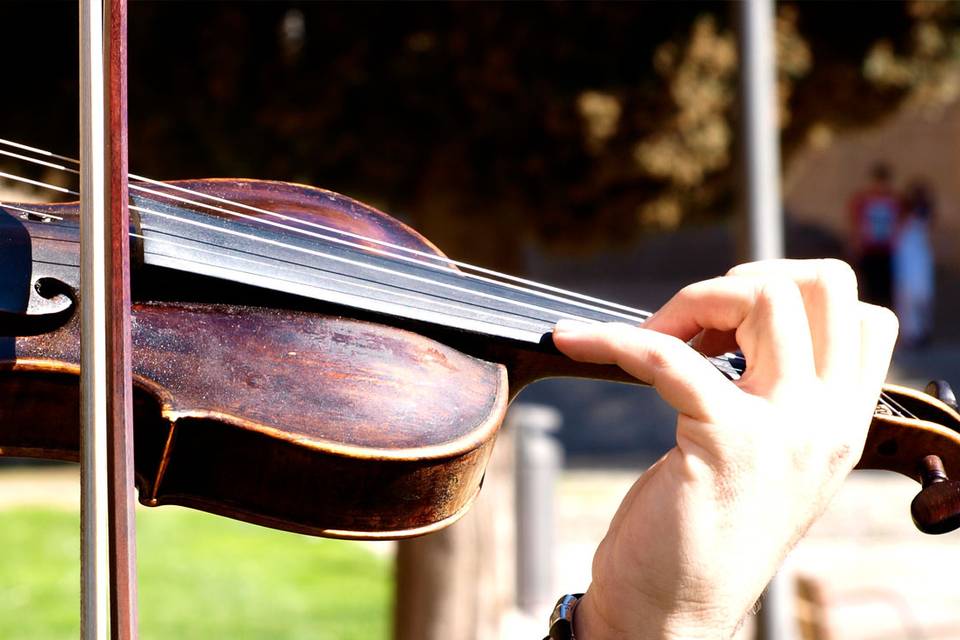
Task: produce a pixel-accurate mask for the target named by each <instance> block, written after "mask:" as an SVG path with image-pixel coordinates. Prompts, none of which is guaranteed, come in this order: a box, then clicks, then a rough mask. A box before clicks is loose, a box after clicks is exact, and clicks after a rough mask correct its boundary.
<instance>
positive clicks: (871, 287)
mask: <svg viewBox="0 0 960 640" xmlns="http://www.w3.org/2000/svg"><path fill="white" fill-rule="evenodd" d="M870 175H871V179H872V180H871V184H870V186H868V187H866V188H865V189H862V190H861V191H858V192H857V193H855V194H854V196H853V198H851V200H850V218H851V224H852V230H853V233H852V234H851V240H852V246H851V250H852V251H851V253H852V258H853V263H854V264H855V265H856V269H857V274H858V276H859V280H860V287H861V293H862V296H863V299H864V300H865V301H867V302H871V303H873V304H878V305H881V306H885V307H889V306H890V305H891V298H892V285H891V273H892V262H891V260H892V255H893V246H894V240H895V236H896V231H897V227H898V225H899V222H900V218H901V215H902V210H903V204H902V201H901V199H900V196H899V195H897V193H896V192H895V191H894V190H893V188H892V186H891V180H890V167H889V166H887V165H886V164H884V163H882V162H878V163H877V164H875V165H874V166H873V168H872V169H871V171H870Z"/></svg>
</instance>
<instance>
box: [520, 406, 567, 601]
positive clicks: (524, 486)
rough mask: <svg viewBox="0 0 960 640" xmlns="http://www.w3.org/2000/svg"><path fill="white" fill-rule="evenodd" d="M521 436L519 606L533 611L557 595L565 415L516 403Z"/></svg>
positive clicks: (554, 410)
mask: <svg viewBox="0 0 960 640" xmlns="http://www.w3.org/2000/svg"><path fill="white" fill-rule="evenodd" d="M508 419H509V420H510V428H511V429H512V430H513V432H514V434H515V437H516V443H517V444H516V447H517V449H516V458H515V460H516V510H517V517H516V522H517V606H518V607H519V608H520V610H521V611H523V612H524V613H527V614H531V615H538V614H541V613H542V612H543V611H544V610H545V609H549V608H550V607H551V606H552V605H553V601H554V600H555V599H556V594H555V593H554V584H553V568H554V561H555V547H556V526H557V522H556V515H555V502H556V498H555V496H556V484H557V481H558V479H559V476H560V469H561V468H562V467H563V448H562V446H561V445H560V442H559V441H558V440H557V439H556V437H554V435H553V434H554V433H556V431H557V430H558V429H559V428H560V424H561V422H562V421H563V418H562V416H561V414H560V412H559V411H558V410H557V409H554V408H553V407H548V406H545V405H538V404H523V403H521V404H517V405H514V407H513V408H512V409H511V410H510V414H509V416H508Z"/></svg>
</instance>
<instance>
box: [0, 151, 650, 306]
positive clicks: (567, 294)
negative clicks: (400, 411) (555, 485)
mask: <svg viewBox="0 0 960 640" xmlns="http://www.w3.org/2000/svg"><path fill="white" fill-rule="evenodd" d="M0 145H9V146H12V147H15V148H18V149H21V150H25V151H30V152H33V153H38V154H41V155H45V156H47V157H53V158H56V159H60V160H63V161H65V162H70V163H71V164H74V165H77V166H79V161H77V160H76V159H74V158H69V157H67V156H61V155H58V154H54V153H52V152H49V151H45V150H42V149H37V148H35V147H29V146H27V145H23V144H20V143H16V142H12V141H10V140H6V139H3V138H0ZM0 154H2V155H6V156H9V157H14V158H17V159H20V160H25V161H27V162H34V163H36V164H42V165H43V166H47V167H50V168H55V169H58V170H61V171H67V172H70V173H74V174H77V173H79V172H78V171H76V170H75V169H71V168H69V167H65V166H63V165H59V164H54V163H51V162H47V161H43V160H38V159H35V158H29V157H26V156H23V155H20V154H15V153H13V152H9V151H5V150H2V149H0ZM128 175H129V177H130V178H131V179H133V180H137V181H141V182H146V183H148V184H153V185H157V186H160V187H162V188H164V189H170V190H174V191H178V192H182V193H186V194H189V195H191V196H194V197H200V198H203V199H207V200H212V201H215V202H220V203H222V204H228V205H230V206H233V207H239V208H242V209H246V210H249V211H252V212H255V213H259V214H263V215H267V216H271V217H275V218H279V219H282V220H286V221H290V222H296V223H297V224H303V225H305V226H309V227H313V228H317V229H321V230H322V231H324V232H327V233H333V234H336V235H340V236H344V237H349V238H353V239H355V240H359V241H362V242H365V243H373V244H376V245H378V246H382V247H385V248H388V249H391V250H393V251H400V252H403V253H407V254H412V255H415V256H417V258H421V259H411V258H410V257H409V256H401V255H397V254H396V253H391V252H388V251H383V250H376V249H373V248H372V247H369V246H365V245H357V244H356V243H351V242H349V241H344V240H340V239H335V238H331V237H330V236H326V235H319V234H315V233H311V232H309V231H308V230H305V229H301V228H299V227H291V226H289V225H282V224H279V225H278V224H276V223H274V225H273V226H279V227H280V228H283V229H286V230H288V231H291V232H293V233H300V234H306V235H311V236H314V237H318V238H320V239H324V240H327V241H330V242H337V243H340V244H346V245H348V246H354V247H358V248H361V249H363V250H365V251H371V252H376V253H380V254H381V255H385V256H389V257H391V258H394V259H397V260H404V259H405V260H406V261H408V262H412V263H414V264H417V265H419V266H425V267H428V268H439V269H441V270H444V271H453V270H452V269H451V268H450V267H449V266H447V265H453V266H456V267H459V268H461V269H466V270H469V271H476V272H477V273H483V274H485V275H487V276H492V277H494V278H499V279H503V280H508V281H510V282H517V283H520V284H522V285H525V286H517V285H511V284H509V283H508V282H501V281H499V280H491V279H489V278H484V277H482V276H477V275H476V274H469V273H462V272H461V275H464V276H467V277H472V278H475V279H479V280H482V281H485V282H489V283H493V284H497V285H498V286H504V287H507V288H510V289H515V290H518V291H522V292H524V293H528V294H532V295H537V296H540V297H546V298H549V299H553V300H556V301H560V302H564V303H566V304H573V305H575V306H581V307H583V308H589V309H591V310H594V311H600V312H603V313H611V314H614V315H619V316H620V317H622V318H623V319H626V320H631V321H634V322H642V321H643V320H645V319H647V318H648V317H649V316H650V315H651V314H650V312H648V311H644V310H642V309H636V308H633V307H629V306H626V305H622V304H619V303H616V302H611V301H609V300H603V299H601V298H596V297H593V296H588V295H585V294H581V293H577V292H574V291H569V290H567V289H562V288H560V287H554V286H552V285H548V284H544V283H541V282H536V281H534V280H528V279H526V278H520V277H518V276H513V275H510V274H506V273H502V272H498V271H494V270H492V269H487V268H485V267H480V266H477V265H473V264H469V263H466V262H461V261H458V260H452V259H450V258H446V257H443V256H438V255H435V254H432V253H429V252H426V251H421V250H418V249H413V248H410V247H404V246H402V245H398V244H394V243H391V242H387V241H384V240H380V239H378V238H372V237H369V236H364V235H362V234H357V233H353V232H350V231H345V230H342V229H337V228H335V227H331V226H328V225H324V224H320V223H316V222H313V221H311V220H303V219H300V218H296V217H294V216H288V215H284V214H281V213H278V212H275V211H270V210H268V209H263V208H260V207H255V206H252V205H248V204H246V203H242V202H233V201H231V200H228V199H225V198H221V197H218V196H215V195H212V194H207V193H203V192H199V191H194V190H191V189H187V188H185V187H181V186H179V185H174V184H169V183H165V182H162V181H159V180H154V179H151V178H147V177H144V176H139V175H137V174H133V173H131V174H128ZM130 187H131V188H132V189H136V190H139V191H142V192H147V193H151V194H152V195H157V196H161V197H166V198H168V199H172V200H177V201H180V202H183V203H185V204H190V205H193V206H197V207H201V208H206V209H210V210H215V211H220V212H223V213H227V214H229V215H234V216H238V217H245V218H253V219H254V220H256V221H257V222H260V223H269V222H271V221H266V220H264V219H263V218H254V217H253V216H247V215H244V214H241V213H240V212H237V211H233V210H226V209H223V208H220V207H215V206H213V205H209V204H206V203H203V202H197V201H195V200H188V199H184V198H178V197H176V196H172V195H170V194H165V193H160V192H157V191H153V190H150V189H147V188H145V187H140V186H137V185H134V184H131V185H130ZM74 195H76V194H74ZM423 259H425V260H427V261H428V262H424V260H423ZM434 263H441V264H434ZM531 287H534V288H537V289H543V290H545V291H535V290H533V289H531ZM546 291H550V292H553V293H555V294H559V295H560V296H563V297H558V296H554V295H550V294H547V293H546ZM571 298H573V299H571ZM575 300H583V301H586V302H588V303H591V304H583V303H578V302H576V301H575ZM595 305H603V306H605V307H609V309H602V308H598V307H597V306H595ZM612 309H619V310H621V311H623V312H627V313H617V312H615V311H612ZM628 314H630V315H628Z"/></svg>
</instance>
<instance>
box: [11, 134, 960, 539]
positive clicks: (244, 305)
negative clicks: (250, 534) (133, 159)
mask: <svg viewBox="0 0 960 640" xmlns="http://www.w3.org/2000/svg"><path fill="white" fill-rule="evenodd" d="M7 146H9V144H8V145H7ZM34 151H36V150H34ZM22 152H23V149H20V150H19V151H17V155H20V154H21V153H22ZM4 153H5V154H6V155H10V154H11V152H9V151H7V152H4ZM34 155H36V154H34ZM48 155H49V154H48ZM49 159H50V158H48V160H49ZM54 159H55V160H56V162H57V163H68V161H69V159H67V158H63V157H62V156H55V157H54ZM48 164H49V163H48ZM57 166H65V167H66V166H67V165H60V164H57ZM61 191H66V190H64V189H61ZM130 211H131V228H130V237H131V263H132V299H133V304H132V309H131V322H132V326H131V330H132V337H133V348H134V351H133V376H134V427H135V482H136V487H137V489H138V491H139V500H140V502H141V503H143V504H144V505H147V506H158V505H163V504H177V505H182V506H187V507H192V508H195V509H200V510H203V511H207V512H210V513H215V514H219V515H222V516H227V517H231V518H236V519H239V520H244V521H247V522H252V523H256V524H260V525H265V526H269V527H275V528H278V529H285V530H289V531H294V532H299V533H305V534H311V535H320V536H329V537H339V538H363V539H384V538H405V537H411V536H416V535H421V534H425V533H429V532H432V531H435V530H438V529H440V528H442V527H444V526H446V525H448V524H450V523H452V522H454V521H455V520H457V518H459V517H460V516H461V515H463V513H464V512H465V511H466V510H467V509H468V508H469V506H470V504H471V502H472V501H473V500H474V498H475V497H476V495H477V493H478V491H479V490H480V486H481V484H482V482H483V475H484V468H485V465H486V462H487V460H488V458H489V456H490V453H491V450H492V447H493V444H494V440H495V437H496V434H497V430H498V428H499V426H500V424H501V422H502V420H503V417H504V414H505V412H506V409H507V406H508V404H509V402H510V400H511V399H512V398H513V397H514V396H515V395H516V394H517V392H519V391H520V390H521V389H522V388H523V387H524V386H526V385H527V384H529V383H531V382H533V381H535V380H539V379H542V378H547V377H553V376H578V377H589V378H595V379H603V380H612V381H619V382H637V381H636V380H634V379H633V378H631V377H629V376H628V375H627V374H625V373H623V372H622V371H621V370H620V369H618V368H616V367H613V366H605V365H590V364H583V363H577V362H573V361H572V360H569V359H568V358H566V357H564V356H562V355H561V354H559V352H558V351H557V350H556V349H555V347H553V345H552V342H551V338H550V335H551V329H552V327H553V325H554V324H555V323H556V321H557V320H558V319H560V318H576V319H580V320H582V321H587V322H611V321H618V322H630V323H640V322H643V321H644V320H645V319H646V318H647V317H648V316H649V314H648V313H646V312H643V311H640V310H636V309H631V308H629V307H626V306H623V305H619V304H615V303H611V302H607V301H604V300H599V299H596V298H592V297H589V296H585V295H580V294H576V293H573V292H570V291H565V290H563V289H559V288H556V287H551V286H548V285H543V284H540V283H535V282H531V281H528V280H524V279H521V278H516V277H512V276H507V275H504V274H497V273H495V272H492V271H489V270H486V269H482V268H479V267H473V266H471V265H466V264H463V263H460V262H457V261H454V260H451V259H449V258H447V257H446V256H444V254H443V253H441V252H440V250H439V249H437V248H436V247H435V246H433V245H432V244H431V243H430V241H429V240H427V239H426V238H424V237H423V236H421V235H420V234H418V233H417V232H416V231H414V230H413V229H411V228H410V227H408V226H406V225H405V224H403V223H402V222H400V221H398V220H396V219H395V218H392V217H390V216H388V215H386V214H384V213H382V212H380V211H378V210H376V209H374V208H373V207H370V206H367V205H365V204H363V203H360V202H358V201H356V200H353V199H350V198H348V197H345V196H342V195H339V194H337V193H334V192H331V191H327V190H323V189H318V188H314V187H309V186H303V185H297V184H289V183H282V182H269V181H261V180H241V179H208V180H188V181H175V182H157V181H153V180H149V179H146V178H142V177H138V176H131V182H130ZM78 239H79V224H78V205H77V203H75V202H72V203H60V204H26V203H21V204H16V203H0V246H2V251H0V455H5V456H28V457H36V458H45V459H58V460H70V461H76V460H77V459H78V452H79V433H80V431H79V424H78V416H79V396H78V374H79V362H80V360H79V356H80V354H79V319H78V313H77V308H78V305H79V304H80V302H81V301H80V300H79V262H78V261H79V251H78ZM710 360H711V362H712V363H713V364H714V365H715V366H716V367H717V368H718V369H720V370H721V371H722V372H723V373H724V374H725V375H727V376H728V377H729V378H731V379H735V378H737V377H738V376H739V375H740V374H742V373H743V372H744V371H745V368H746V366H748V363H745V362H744V361H743V359H742V357H740V356H739V355H737V354H726V355H724V356H721V357H717V358H710ZM858 468H862V469H885V470H889V471H895V472H897V473H900V474H903V475H905V476H908V477H911V478H913V479H915V480H916V481H918V482H919V483H920V484H921V490H920V492H919V493H918V495H917V497H916V498H915V499H914V501H913V504H912V506H911V513H912V516H913V519H914V521H915V523H916V524H917V526H918V527H919V528H920V529H921V530H922V531H925V532H927V533H942V532H946V531H950V530H953V529H956V528H958V527H960V482H957V481H955V480H951V479H950V478H951V477H960V415H958V413H957V405H956V399H955V398H954V396H953V393H952V391H951V390H950V388H949V386H948V385H946V384H945V383H942V382H935V383H932V385H931V386H930V387H928V389H927V390H926V392H919V391H915V390H911V389H907V388H904V387H900V386H894V385H886V386H885V387H884V388H883V393H882V396H881V397H880V398H879V400H878V403H877V409H876V411H875V413H874V417H873V421H872V424H871V426H870V430H869V435H868V437H867V441H866V446H865V449H864V452H863V455H862V458H861V460H860V462H859V464H858Z"/></svg>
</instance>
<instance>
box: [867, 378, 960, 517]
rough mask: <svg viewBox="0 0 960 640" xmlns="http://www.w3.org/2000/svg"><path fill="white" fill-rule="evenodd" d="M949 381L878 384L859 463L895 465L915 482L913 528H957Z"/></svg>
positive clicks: (956, 451) (958, 473)
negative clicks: (923, 385)
mask: <svg viewBox="0 0 960 640" xmlns="http://www.w3.org/2000/svg"><path fill="white" fill-rule="evenodd" d="M955 407H956V405H955V398H954V396H953V392H952V390H951V389H950V385H948V384H947V383H946V382H943V381H935V382H932V383H930V385H928V386H927V389H926V392H921V391H917V390H914V389H910V388H907V387H901V386H898V385H890V384H888V385H884V387H883V393H882V394H881V397H880V402H879V404H878V406H877V410H876V412H875V413H874V417H873V422H872V423H871V425H870V431H869V432H868V434H867V440H866V443H865V445H864V449H863V455H862V457H861V458H860V462H859V463H858V464H857V468H859V469H885V470H888V471H895V472H897V473H900V474H902V475H905V476H907V477H909V478H913V479H914V480H916V481H917V482H919V483H920V484H921V489H920V491H919V493H918V494H917V496H916V497H915V498H914V499H913V501H912V503H911V505H910V513H911V516H912V517H913V522H914V524H915V525H916V526H917V528H918V529H919V530H920V531H922V532H924V533H930V534H938V533H947V532H949V531H953V530H955V529H958V528H960V481H958V480H952V479H951V477H952V478H958V479H960V414H958V413H957V410H956V408H955Z"/></svg>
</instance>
